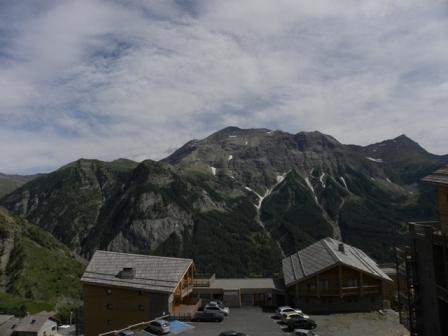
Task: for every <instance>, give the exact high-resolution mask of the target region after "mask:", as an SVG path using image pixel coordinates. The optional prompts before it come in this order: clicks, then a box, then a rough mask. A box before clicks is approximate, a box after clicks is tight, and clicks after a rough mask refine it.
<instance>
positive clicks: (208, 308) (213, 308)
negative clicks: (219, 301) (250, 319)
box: [204, 303, 230, 316]
mask: <svg viewBox="0 0 448 336" xmlns="http://www.w3.org/2000/svg"><path fill="white" fill-rule="evenodd" d="M204 312H206V313H222V314H224V316H228V315H229V313H230V309H229V308H228V307H221V306H218V305H213V304H210V303H209V304H207V305H205V307H204Z"/></svg>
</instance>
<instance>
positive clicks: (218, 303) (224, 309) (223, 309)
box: [207, 301, 230, 316]
mask: <svg viewBox="0 0 448 336" xmlns="http://www.w3.org/2000/svg"><path fill="white" fill-rule="evenodd" d="M207 306H215V307H219V308H221V312H222V313H223V314H224V315H226V316H227V315H229V314H230V308H229V307H226V306H224V304H223V303H222V301H210V302H209V303H208V304H207Z"/></svg>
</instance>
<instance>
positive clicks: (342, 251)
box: [338, 243, 345, 253]
mask: <svg viewBox="0 0 448 336" xmlns="http://www.w3.org/2000/svg"><path fill="white" fill-rule="evenodd" d="M338 250H339V252H341V253H345V246H344V243H339V245H338Z"/></svg>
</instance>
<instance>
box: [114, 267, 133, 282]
mask: <svg viewBox="0 0 448 336" xmlns="http://www.w3.org/2000/svg"><path fill="white" fill-rule="evenodd" d="M118 277H119V278H120V279H134V277H135V268H133V267H131V266H125V267H123V269H122V270H121V271H120V272H119V273H118Z"/></svg>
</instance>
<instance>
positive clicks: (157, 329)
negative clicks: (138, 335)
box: [145, 320, 171, 335]
mask: <svg viewBox="0 0 448 336" xmlns="http://www.w3.org/2000/svg"><path fill="white" fill-rule="evenodd" d="M145 331H148V332H152V333H156V334H159V335H161V334H168V333H169V332H170V331H171V328H170V323H169V322H168V321H165V320H155V321H152V322H151V323H149V325H148V326H147V327H146V328H145Z"/></svg>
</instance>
